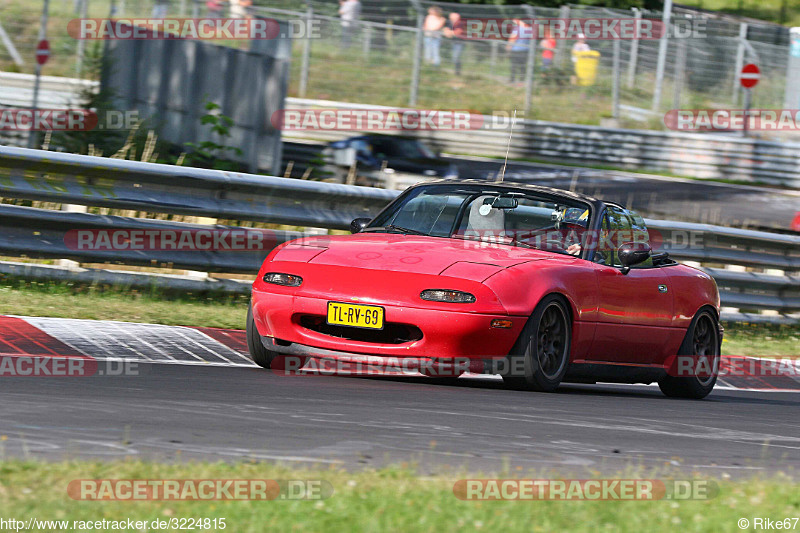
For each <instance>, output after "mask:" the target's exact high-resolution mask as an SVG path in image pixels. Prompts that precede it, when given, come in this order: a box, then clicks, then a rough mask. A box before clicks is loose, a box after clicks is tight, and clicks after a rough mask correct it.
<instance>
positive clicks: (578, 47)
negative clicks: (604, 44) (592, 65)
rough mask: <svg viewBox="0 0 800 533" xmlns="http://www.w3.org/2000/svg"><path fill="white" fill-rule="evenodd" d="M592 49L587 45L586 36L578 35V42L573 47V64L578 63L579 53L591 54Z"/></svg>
mask: <svg viewBox="0 0 800 533" xmlns="http://www.w3.org/2000/svg"><path fill="white" fill-rule="evenodd" d="M591 51H592V49H591V48H590V47H589V45H588V44H586V36H585V35H584V34H582V33H581V34H578V41H577V42H576V43H575V44H573V45H572V62H573V63H577V62H578V52H591Z"/></svg>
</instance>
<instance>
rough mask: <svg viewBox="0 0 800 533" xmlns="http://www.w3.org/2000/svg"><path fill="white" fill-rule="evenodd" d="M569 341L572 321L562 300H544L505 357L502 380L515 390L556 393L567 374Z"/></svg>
mask: <svg viewBox="0 0 800 533" xmlns="http://www.w3.org/2000/svg"><path fill="white" fill-rule="evenodd" d="M571 340H572V321H571V320H570V318H569V313H568V312H567V309H566V306H565V304H564V303H563V301H562V299H561V298H560V297H559V296H557V295H551V296H547V297H545V298H544V299H543V300H542V301H541V302H539V304H538V305H537V306H536V309H534V310H533V314H531V318H530V319H528V323H527V324H525V328H524V329H523V330H522V333H520V336H519V339H517V343H516V344H515V345H514V348H513V349H512V350H511V353H510V354H509V355H508V358H507V368H506V371H505V372H504V373H503V381H505V382H506V384H507V385H509V386H510V387H512V388H515V389H522V390H532V391H539V392H553V391H555V390H556V389H557V388H558V386H559V385H560V384H561V380H562V379H563V378H564V374H566V373H567V367H568V366H569V352H570V342H571Z"/></svg>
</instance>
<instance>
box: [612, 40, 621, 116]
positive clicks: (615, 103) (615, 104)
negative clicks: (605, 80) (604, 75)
mask: <svg viewBox="0 0 800 533" xmlns="http://www.w3.org/2000/svg"><path fill="white" fill-rule="evenodd" d="M621 47H622V45H621V44H620V42H619V39H614V62H613V70H614V72H613V76H614V79H613V81H612V87H611V116H612V117H613V118H615V119H618V118H619V82H620V79H619V78H620V60H619V55H620V48H621Z"/></svg>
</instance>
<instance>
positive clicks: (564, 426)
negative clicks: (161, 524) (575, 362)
mask: <svg viewBox="0 0 800 533" xmlns="http://www.w3.org/2000/svg"><path fill="white" fill-rule="evenodd" d="M0 318H2V319H3V321H2V322H0V333H2V335H0V339H3V340H4V341H3V344H0V352H4V353H8V352H9V350H12V349H14V346H16V347H18V348H20V353H22V352H24V353H38V354H45V353H52V352H53V351H54V350H57V349H64V350H67V351H68V350H74V352H73V353H72V354H67V355H72V356H75V355H76V353H83V354H87V355H90V356H92V357H97V359H98V360H102V359H103V358H108V357H115V356H116V357H121V358H124V359H126V360H129V361H136V362H137V364H138V366H137V367H136V372H132V373H135V374H138V375H128V376H124V377H123V376H119V377H111V376H109V375H100V374H101V373H102V372H97V373H96V374H95V375H93V376H90V377H66V376H64V377H7V376H4V377H0V435H4V436H6V437H7V438H8V439H7V440H6V441H4V453H5V454H7V455H9V456H17V457H31V458H43V459H53V460H55V459H64V458H92V457H95V458H104V459H112V458H124V457H131V458H152V459H158V460H167V461H172V460H189V459H201V460H237V459H252V460H263V461H282V462H286V463H289V464H297V465H308V466H310V465H313V464H318V465H323V466H324V465H328V464H335V465H340V466H343V467H346V468H361V467H373V466H381V465H386V464H392V463H393V464H397V463H401V462H406V463H412V464H418V465H419V467H420V470H421V471H423V472H434V471H436V472H439V471H443V470H448V469H457V470H458V471H461V470H463V469H465V470H469V471H473V472H474V471H484V472H491V471H499V470H501V469H503V468H508V467H510V468H512V469H516V468H517V467H520V468H522V469H523V470H524V471H526V472H527V471H528V470H529V469H536V470H537V471H541V472H543V473H544V472H550V471H553V470H556V471H558V472H559V473H562V474H563V473H564V472H575V473H589V472H590V471H603V472H619V471H620V470H621V469H625V468H628V467H631V466H634V467H636V466H642V467H645V468H659V469H662V471H663V470H668V471H671V470H673V469H676V470H679V471H686V472H693V473H694V472H696V473H708V474H723V473H727V474H730V475H732V476H737V475H752V474H757V473H771V472H775V471H779V470H780V471H787V470H788V471H789V472H793V471H797V470H798V469H800V423H798V422H797V420H796V417H795V416H794V413H796V412H797V408H798V407H800V394H797V392H789V391H785V392H783V391H778V390H775V391H771V392H761V391H755V390H739V389H735V388H732V387H729V386H725V385H723V386H722V387H720V388H719V389H717V390H715V391H714V392H713V393H712V395H711V396H709V398H707V399H706V400H703V401H690V400H674V399H669V398H666V397H664V396H662V395H661V393H660V391H659V390H658V388H656V387H652V386H619V385H617V386H614V385H591V386H590V385H566V386H564V387H562V389H561V390H560V391H559V392H558V393H555V394H540V393H526V392H518V391H512V390H507V389H506V388H505V387H504V386H503V384H502V382H501V381H500V380H498V379H496V378H493V377H474V378H464V377H462V378H461V379H458V380H455V381H451V382H449V383H447V384H440V383H432V382H431V381H430V380H428V379H427V378H422V377H385V376H384V377H341V376H322V375H303V376H291V377H290V376H281V375H278V374H275V373H272V372H269V371H265V370H262V369H260V368H257V367H254V366H252V363H251V362H249V361H248V360H247V359H246V358H244V357H242V356H241V338H240V337H241V336H240V335H234V334H233V333H231V332H229V331H227V330H203V329H199V330H196V329H192V328H175V327H167V326H147V325H125V323H120V322H114V323H111V322H97V323H93V322H92V321H73V320H60V319H25V320H27V322H25V321H23V320H22V319H15V318H8V317H0ZM25 324H29V325H25ZM129 329H130V331H128V330H129ZM234 333H235V332H234ZM203 338H208V339H214V340H216V341H219V346H222V347H223V348H218V349H217V351H218V353H216V354H214V353H213V350H214V349H215V348H214V347H213V341H205V340H203ZM48 339H49V340H48ZM37 350H38V352H37ZM203 350H205V351H206V352H207V353H204V352H203ZM181 354H183V355H181ZM225 360H227V361H228V362H225ZM101 368H102V367H101Z"/></svg>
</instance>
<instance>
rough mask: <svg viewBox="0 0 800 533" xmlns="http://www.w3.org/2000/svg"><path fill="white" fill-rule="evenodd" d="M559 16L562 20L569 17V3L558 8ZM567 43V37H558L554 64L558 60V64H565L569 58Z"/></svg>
mask: <svg viewBox="0 0 800 533" xmlns="http://www.w3.org/2000/svg"><path fill="white" fill-rule="evenodd" d="M558 16H559V18H561V20H566V19H568V18H569V5H567V4H564V5H563V6H561V7H560V8H559V10H558ZM531 18H533V17H531ZM566 45H567V41H566V39H558V40H556V57H555V58H554V59H555V60H554V61H553V64H556V61H557V62H558V63H557V64H558V65H563V64H564V62H565V61H566V59H567V56H568V55H569V54H567V55H565V54H564V47H565V46H566Z"/></svg>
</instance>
